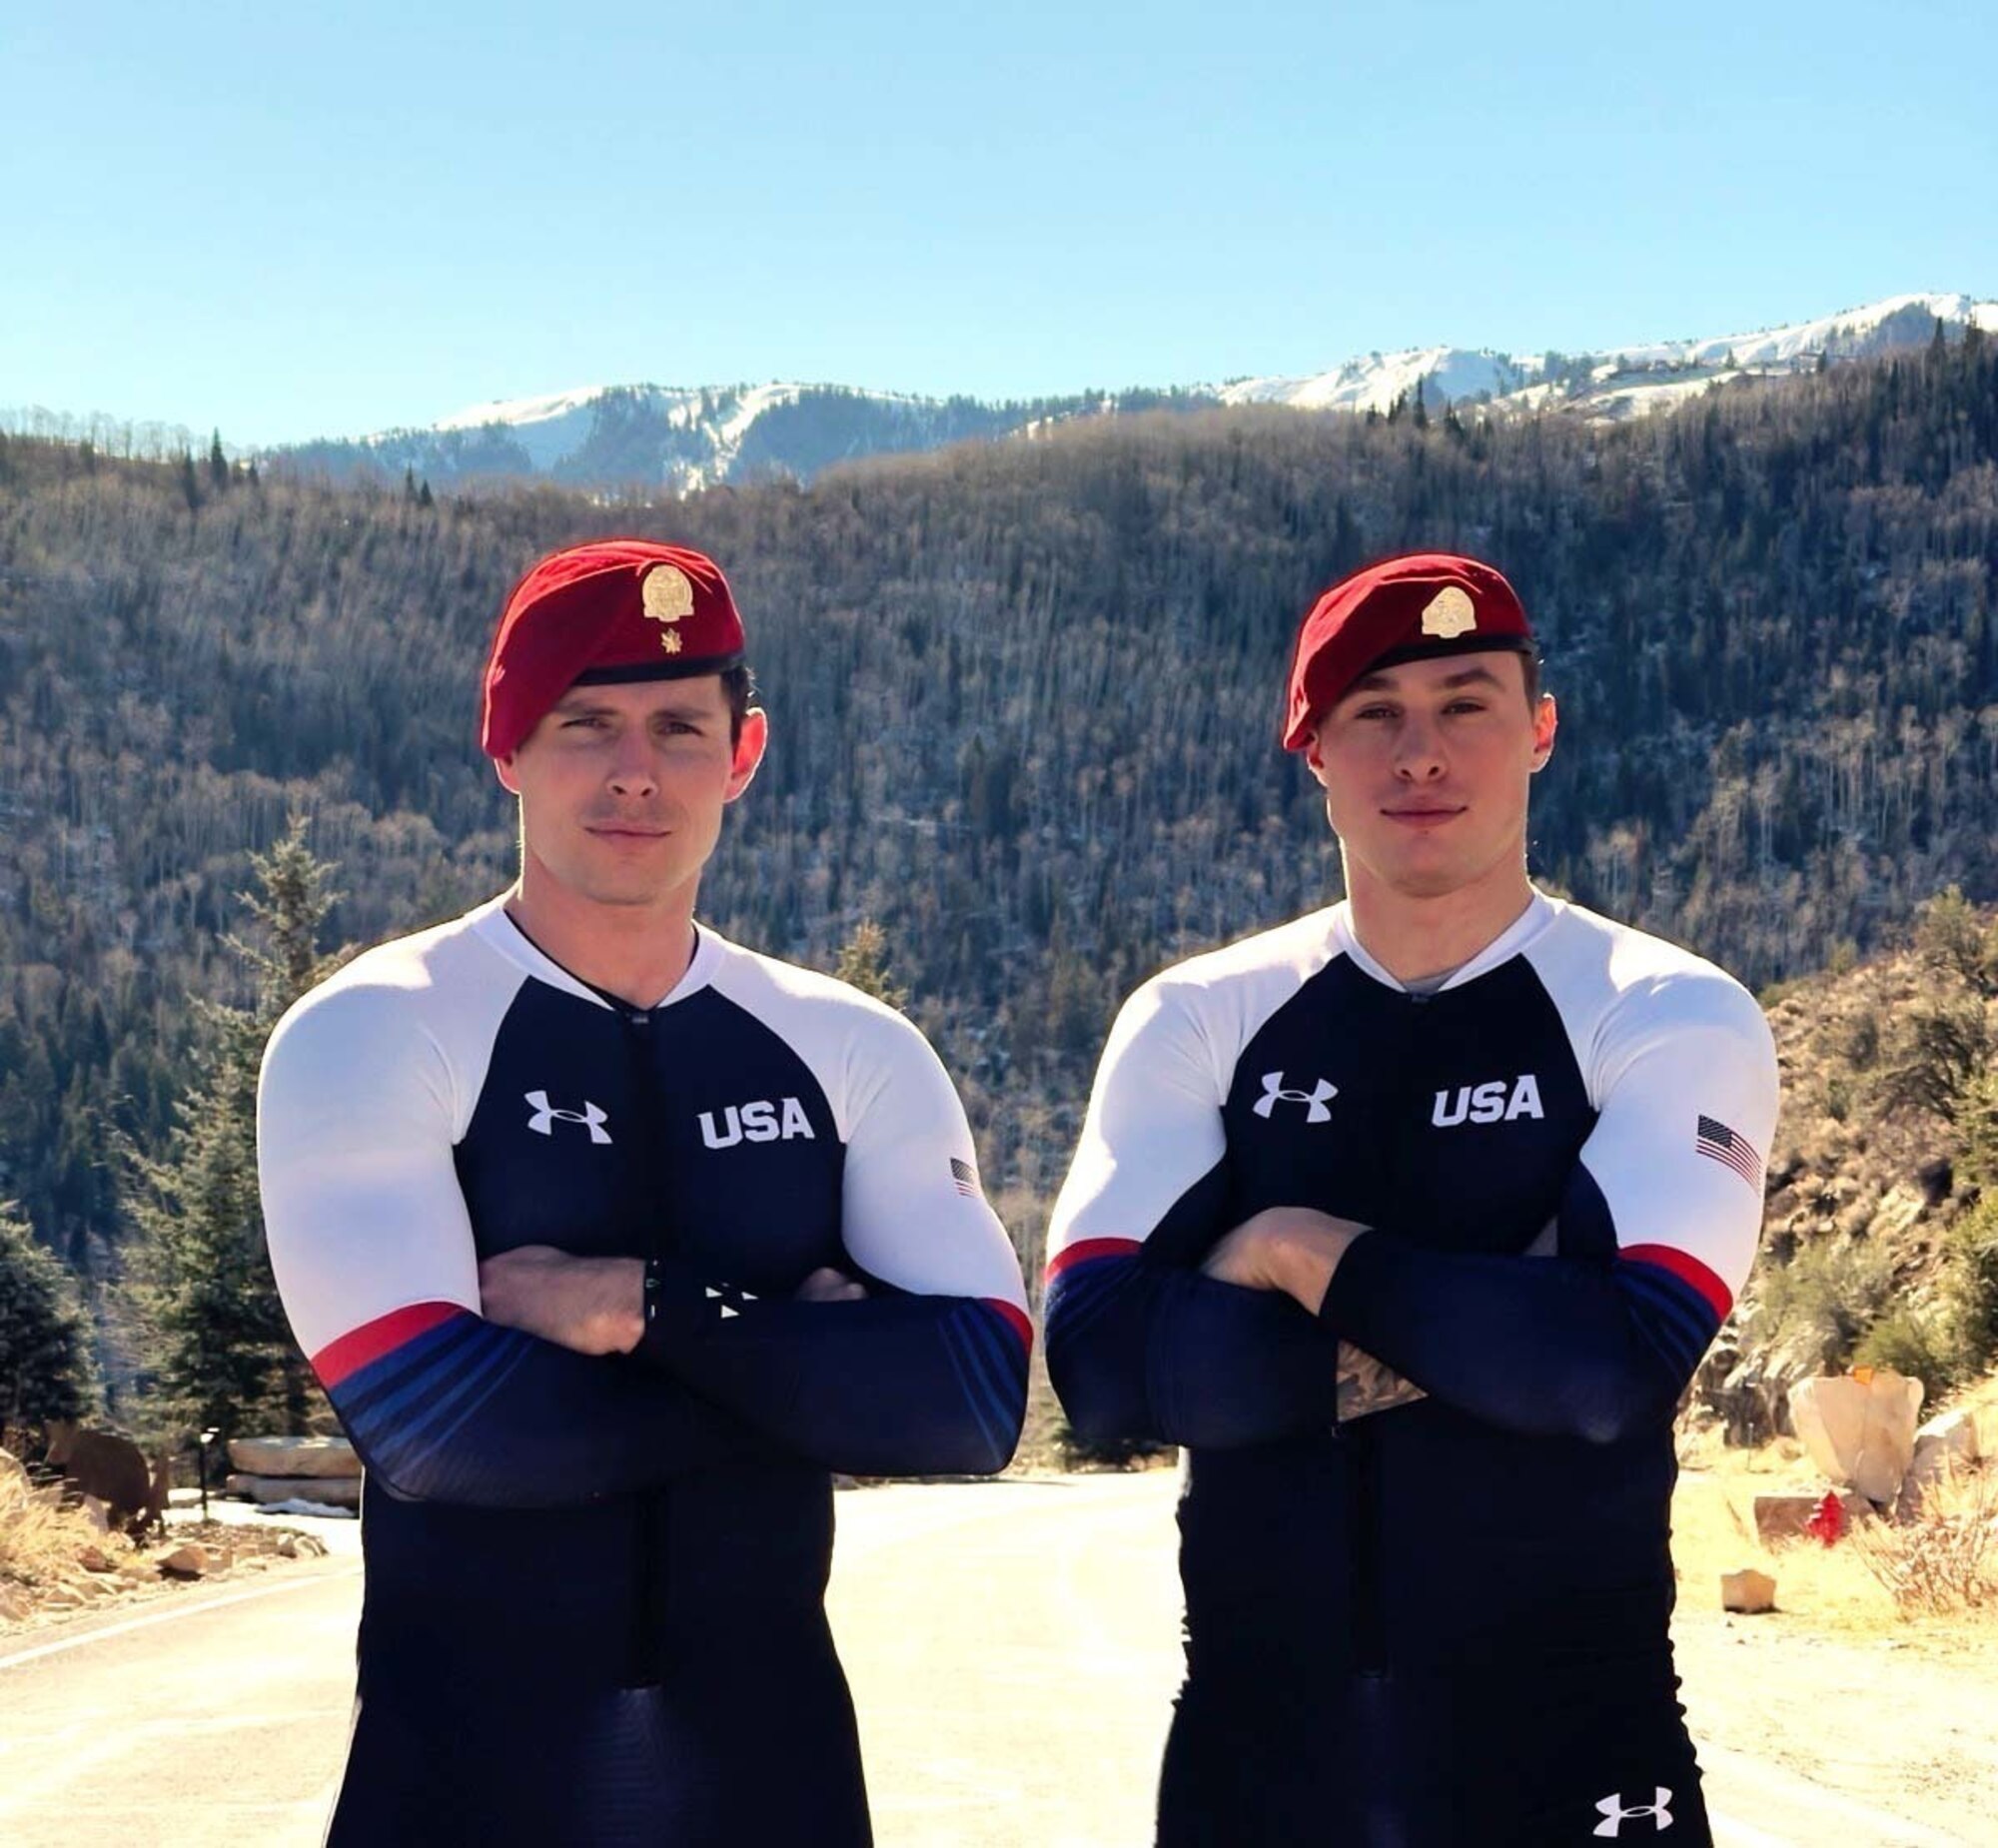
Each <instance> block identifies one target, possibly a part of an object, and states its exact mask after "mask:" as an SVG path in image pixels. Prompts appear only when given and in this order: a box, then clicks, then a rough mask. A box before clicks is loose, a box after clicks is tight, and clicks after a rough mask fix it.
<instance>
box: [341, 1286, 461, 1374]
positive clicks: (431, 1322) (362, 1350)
mask: <svg viewBox="0 0 1998 1848" xmlns="http://www.w3.org/2000/svg"><path fill="white" fill-rule="evenodd" d="M471 1313H472V1312H471V1311H470V1310H468V1309H466V1308H465V1307H464V1306H463V1305H462V1304H458V1303H412V1304H410V1305H409V1306H408V1307H407V1308H404V1309H392V1310H391V1311H390V1312H389V1313H388V1315H386V1316H377V1317H376V1318H375V1320H374V1321H373V1322H364V1323H363V1324H362V1325H361V1326H360V1328H358V1329H350V1330H348V1332H347V1333H346V1334H345V1335H343V1336H342V1337H341V1338H340V1339H339V1340H338V1341H331V1342H328V1343H327V1345H326V1346H325V1347H324V1348H322V1349H321V1350H320V1351H319V1353H317V1354H316V1355H314V1356H313V1358H312V1365H313V1372H314V1373H316V1374H317V1375H319V1383H320V1385H321V1386H325V1387H326V1388H327V1389H328V1390H329V1391H331V1390H332V1388H333V1387H335V1386H338V1385H339V1384H340V1383H341V1382H342V1381H343V1380H345V1379H346V1378H347V1377H348V1375H350V1374H354V1373H359V1372H360V1370H361V1369H362V1368H364V1367H366V1366H367V1365H368V1363H369V1362H370V1361H379V1360H380V1359H381V1358H382V1357H383V1356H384V1355H385V1354H388V1353H389V1352H390V1351H391V1350H392V1349H396V1348H400V1347H402V1345H403V1344H404V1343H405V1342H410V1341H415V1340H416V1338H417V1337H418V1336H419V1335H422V1334H424V1333H426V1332H427V1331H428V1330H431V1329H434V1328H436V1327H437V1325H438V1324H439V1323H441V1322H445V1321H448V1320H449V1319H450V1318H451V1317H453V1316H468V1315H470V1314H471Z"/></svg>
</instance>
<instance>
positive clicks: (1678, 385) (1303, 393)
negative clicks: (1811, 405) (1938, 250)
mask: <svg viewBox="0 0 1998 1848" xmlns="http://www.w3.org/2000/svg"><path fill="white" fill-rule="evenodd" d="M1938 325H1940V326H1942V327H1943V329H1944V330H1945V331H1946V333H1953V334H1954V335H1955V337H1957V338H1961V336H1962V334H1963V332H1964V331H1965V330H1967V329H1970V328H1975V329H1977V330H1978V331H1979V332H1980V333H1991V332H1998V300H1992V301H1979V300H1977V299H1976V298H1974V297H1972V296H1969V295H1967V294H1963V293H1957V294H1913V295H1899V296H1888V297H1883V298H1882V299H1881V300H1879V301H1877V302H1873V303H1867V304H1862V305H1861V306H1859V307H1856V308H1848V309H1841V310H1839V311H1837V312H1836V313H1834V314H1830V315H1821V316H1818V317H1816V318H1815V319H1812V320H1807V321H1801V322H1790V323H1785V324H1783V325H1781V326H1778V327H1774V328H1762V329H1754V330H1749V331H1746V332H1741V333H1735V334H1720V335H1707V336H1701V337H1697V338H1694V339H1690V340H1651V341H1643V342H1636V343H1630V344H1625V345H1622V346H1616V347H1604V348H1599V349H1595V350H1593V351H1590V352H1587V353H1581V354H1574V355H1566V354H1560V353H1556V352H1553V351H1547V352H1543V353H1538V354H1505V353H1501V352H1499V351H1498V350H1496V349H1493V348H1477V349H1472V348H1463V347H1452V346H1432V347H1411V348H1403V349H1400V350H1397V351H1395V352H1391V353H1381V352H1374V353H1370V354H1367V355H1363V356H1357V357H1355V358H1352V359H1349V360H1346V361H1344V362H1342V363H1341V364H1340V365H1338V366H1336V367H1333V368H1331V369H1329V370H1328V371H1325V372H1321V373H1312V374H1303V375H1262V376H1256V377H1251V378H1247V379H1236V380H1229V381H1225V382H1221V383H1199V384H1194V385H1190V386H1183V387H1173V388H1168V389H1165V390H1156V391H1155V390H1143V389H1133V390H1129V391H1124V392H1117V393H1105V392H1083V393H1074V394H1068V395H1065V396H1056V397H1049V398H1044V399H1037V400H1031V401H1018V400H1012V401H1004V402H1000V403H988V402H985V401H981V400H976V399H971V398H966V397H952V398H947V399H938V398H930V397H924V396H922V395H920V394H916V393H908V392H887V391H874V390H868V389H864V388H860V387H854V386H846V385H838V384H830V383H807V382H804V381H797V380H779V381H771V382H766V383H762V384H736V385H727V386H717V385H707V386H666V385H657V384H651V383H644V384H634V385H609V386H583V387H576V388H570V389H568V390H565V391H558V392H549V393H540V394H536V395H533V396H529V397H524V398H517V399H507V400H496V401H493V402H491V403H489V404H484V405H475V406H470V407H468V408H466V409H465V410H462V411H458V412H454V413H453V414H451V415H450V416H449V417H446V418H441V419H439V420H438V421H437V422H436V423H435V424H432V425H429V426H425V427H421V428H403V429H397V430H389V431H378V432H375V433H373V434H371V435H368V436H365V437H360V438H354V439H329V440H326V441H323V442H320V443H314V444H305V445H297V446H292V447H290V448H288V449H282V450H277V451H274V452H271V455H272V457H273V459H274V460H277V461H279V462H282V463H289V464H291V465H299V466H304V467H307V468H319V469H322V470H324V471H325V472H328V473H330V474H332V475H334V476H335V477H336V478H338V477H341V476H343V475H345V474H347V473H350V472H353V471H356V470H360V469H365V468H366V467H367V466H369V465H370V464H371V463H372V464H373V465H374V466H375V467H376V468H378V469H380V470H381V471H383V472H387V473H394V472H397V471H399V470H402V469H410V470H413V471H414V472H416V473H418V474H421V475H423V476H424V477H425V478H426V479H428V480H432V481H434V482H439V483H440V484H443V483H448V482H456V481H459V480H463V479H467V478H474V477H479V476H487V477H492V476H506V477H511V476H525V477H529V478H532V477H546V478H549V479H553V480H559V481H562V482H564V483H565V484H568V485H571V486H584V487H591V488H597V489H612V490H614V489H619V488H632V487H651V488H664V489H666V490H668V491H674V492H685V491H689V490H692V489H695V488H699V487H703V486H710V485H713V484H715V483H717V482H739V481H742V480H746V479H754V478H757V477H758V476H759V475H761V474H789V475H791V476H793V477H795V478H797V479H800V480H809V479H810V478H811V477H812V476H813V474H815V473H816V472H817V471H818V469H819V468H820V467H822V466H825V465H828V464H829V463H830V462H839V461H845V460H850V459H853V458H857V457H860V456H866V455H879V454H883V453H898V452H906V451H909V450H923V449H930V448H936V447H940V446H941V445H942V444H944V443H948V442H954V441H964V440H966V439H976V438H987V439H990V438H997V437H1008V436H1010V437H1032V436H1035V435H1037V434H1040V433H1041V432H1043V431H1045V430H1046V429H1047V428H1048V427H1049V426H1050V425H1052V424H1056V423H1064V422H1069V421H1072V420H1075V419H1078V418H1089V417H1102V416H1114V415H1117V414H1119V413H1122V412H1128V411H1133V410H1149V409H1159V408H1166V409H1184V410H1201V409H1212V408H1217V407H1224V406H1236V405H1248V404H1270V405H1279V406H1285V407H1288V408H1290V409H1293V410H1301V411H1345V412H1351V413H1355V414H1360V415H1366V414H1373V415H1377V416H1389V415H1393V414H1394V412H1395V408H1396V406H1397V404H1398V403H1401V404H1405V405H1406V404H1412V403H1414V402H1415V401H1416V400H1417V399H1418V397H1419V396H1420V397H1421V398H1423V399H1424V400H1425V401H1426V403H1427V406H1428V408H1429V409H1432V410H1435V411H1436V412H1438V413H1439V414H1441V413H1442V412H1443V411H1444V409H1445V408H1446V406H1455V407H1463V406H1467V405H1475V406H1479V407H1481V408H1482V409H1484V410H1486V412H1487V413H1488V415H1489V414H1491V413H1499V414H1504V413H1533V412H1540V411H1549V410H1552V411H1564V412H1570V413H1574V414H1577V415H1580V416H1583V417H1592V418H1597V419H1602V420H1605V421H1607V420H1620V419H1622V418H1626V417H1630V416H1637V415H1643V414H1645V413H1648V412H1651V411H1656V410H1662V409H1666V408H1669V407H1671V406H1673V405H1676V404H1679V403H1683V402H1684V401H1685V400H1686V399H1687V398H1690V397H1694V396H1697V395H1698V394H1700V393H1702V392H1706V391H1711V390H1714V389H1717V388H1721V387H1725V386H1727V385H1729V384H1731V383H1734V382H1735V381H1738V380H1754V379H1763V378H1768V377H1772V376H1783V375H1787V374H1791V373H1796V372H1800V371H1806V370H1813V369H1815V368H1816V367H1817V366H1819V365H1829V364H1837V363H1842V362H1845V361H1849V360H1856V359H1866V358H1872V357H1875V356H1877V355H1880V354H1884V353H1890V352H1895V351H1903V350H1907V349H1910V348H1916V347H1919V346H1921V345H1922V344H1923V343H1925V342H1927V341H1929V340H1931V339H1933V338H1934V331H1935V329H1936V327H1937V326H1938ZM786 425H788V426H789V427H790V428H789V429H788V430H786V429H785V428H784V426H786Z"/></svg>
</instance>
